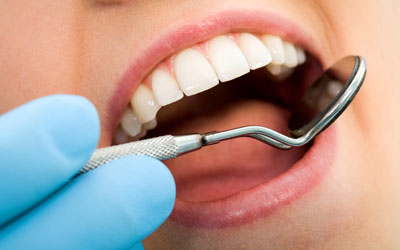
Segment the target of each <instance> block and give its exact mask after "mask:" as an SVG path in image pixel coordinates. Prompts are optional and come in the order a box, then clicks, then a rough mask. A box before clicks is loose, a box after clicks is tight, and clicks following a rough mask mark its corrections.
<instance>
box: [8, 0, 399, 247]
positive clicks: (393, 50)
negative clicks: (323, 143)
mask: <svg viewBox="0 0 400 250" xmlns="http://www.w3.org/2000/svg"><path fill="white" fill-rule="evenodd" d="M232 8H235V9H241V8H247V9H261V10H268V11H272V12H274V11H277V12H279V13H284V14H285V15H287V16H289V17H290V19H292V20H294V21H296V22H298V23H300V24H301V26H302V27H305V28H306V30H307V31H308V32H309V33H310V34H311V35H312V36H313V37H314V39H315V40H316V43H315V44H317V46H319V51H322V53H323V54H324V55H323V56H322V63H323V64H324V65H330V64H331V63H333V62H334V61H336V60H337V59H339V58H341V57H343V56H345V55H349V54H359V55H362V56H364V57H365V58H366V61H367V65H368V67H367V68H368V74H367V79H366V81H365V83H364V86H363V87H362V89H361V91H360V93H359V94H358V96H357V98H356V99H355V101H354V102H353V103H352V105H351V106H350V107H349V108H348V109H347V110H346V112H345V113H344V114H343V115H342V116H341V118H340V119H339V120H338V121H337V122H336V123H335V126H336V130H337V133H336V137H337V138H336V140H337V144H338V147H337V152H336V155H335V160H334V164H333V166H332V167H331V169H330V172H329V174H328V175H327V176H326V178H324V179H323V180H322V181H321V183H320V184H319V185H318V186H316V187H315V188H313V189H312V190H311V191H310V192H308V193H306V194H305V195H304V197H302V198H301V199H298V200H296V201H294V202H293V203H292V204H290V206H285V207H282V208H280V209H278V210H277V211H275V212H274V213H272V214H271V215H269V216H267V217H265V218H260V219H258V220H256V221H254V222H252V223H250V224H245V225H242V226H239V227H228V228H222V229H213V230H208V229H196V228H187V227H184V226H182V225H179V224H176V223H174V222H172V221H169V220H167V222H165V223H164V224H163V226H162V227H161V228H159V229H158V230H157V231H156V232H155V233H153V234H152V235H151V236H150V237H149V238H147V239H146V240H145V241H144V246H145V247H146V249H400V238H399V237H398V235H399V233H400V217H399V215H398V211H400V184H399V183H400V182H399V178H400V171H399V170H400V168H399V167H400V157H399V152H400V146H399V144H398V142H399V141H400V133H399V128H400V115H399V111H398V109H399V108H400V84H399V83H400V75H399V74H398V72H399V71H398V69H399V68H400V61H399V60H398V55H400V47H399V46H398V44H400V32H399V30H400V4H399V2H398V1H395V0H385V1H373V0H369V1H365V0H363V1H361V0H354V1H344V0H341V1H337V0H320V1H312V0H306V1H305V0H287V1H282V0H248V1H242V0H221V1H212V0H201V1H199V0H196V1H192V0H190V1H189V0H174V1H167V0H164V1H163V0H160V1H156V0H148V1H133V0H132V1H130V0H125V1H112V0H103V1H95V0H91V1H89V0H64V1H54V0H37V1H22V0H0V65H1V66H0V76H1V77H0V91H1V93H2V95H1V97H2V98H1V99H0V113H4V112H7V111H9V110H11V109H13V108H15V107H17V106H18V105H21V104H22V103H25V102H27V101H29V100H32V99H34V98H37V97H40V96H45V95H49V94H54V93H69V94H77V95H82V96H85V97H87V98H88V99H89V100H90V101H92V102H93V103H94V105H95V106H96V107H97V109H98V111H99V114H100V117H101V122H102V136H101V141H100V146H108V145H110V143H111V137H112V134H113V131H111V130H110V129H107V125H106V124H107V122H108V121H109V119H111V118H110V117H112V116H111V114H109V109H108V108H107V107H108V106H107V105H109V101H108V100H109V99H110V98H111V96H112V93H113V91H115V89H116V86H117V83H118V82H119V80H120V79H121V77H122V76H123V74H124V73H125V72H126V70H127V68H128V67H129V66H130V65H131V63H132V62H134V61H135V60H136V58H137V57H138V56H139V55H141V54H142V53H143V51H144V49H145V48H146V46H148V44H149V43H150V42H152V41H154V40H155V39H157V37H159V35H160V34H163V33H165V32H167V31H168V30H170V29H172V28H174V27H177V26H179V25H182V24H185V23H193V22H195V21H196V20H199V19H204V18H205V17H207V16H208V15H209V14H210V13H213V12H216V11H219V10H223V9H226V10H230V9H232ZM155 63H156V62H155ZM146 73H147V72H143V75H145V74H146Z"/></svg>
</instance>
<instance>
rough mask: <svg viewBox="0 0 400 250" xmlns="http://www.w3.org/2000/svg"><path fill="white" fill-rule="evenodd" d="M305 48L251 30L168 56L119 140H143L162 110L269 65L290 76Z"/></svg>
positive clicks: (134, 104) (130, 110) (135, 101)
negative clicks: (251, 32) (185, 98)
mask: <svg viewBox="0 0 400 250" xmlns="http://www.w3.org/2000/svg"><path fill="white" fill-rule="evenodd" d="M305 60H306V55H305V53H304V50H303V49H301V48H299V47H297V46H294V45H293V44H291V43H289V42H287V41H282V39H281V38H280V37H277V36H273V35H254V34H250V33H240V34H230V35H222V36H218V37H214V38H212V39H211V40H209V41H206V42H204V43H202V44H199V45H195V46H193V47H192V48H188V49H185V50H183V51H181V52H179V53H177V54H176V55H174V56H172V57H170V58H168V59H167V60H165V62H164V63H161V64H160V65H159V66H158V67H157V68H156V69H154V70H153V72H152V73H151V74H150V75H149V77H148V79H147V80H146V81H144V82H145V83H146V84H145V83H142V84H140V85H139V87H138V88H137V90H136V91H135V93H134V95H133V96H132V98H131V102H130V104H131V105H130V107H127V109H126V110H125V112H124V114H123V115H122V119H121V121H120V126H119V127H118V129H117V131H116V133H115V134H114V143H116V144H120V143H125V142H128V141H132V140H137V139H140V137H143V136H144V135H145V134H146V131H147V130H149V129H153V128H154V127H155V126H156V124H157V121H156V115H157V112H158V110H159V109H160V108H161V107H162V106H165V105H168V104H171V103H173V102H176V101H178V100H180V99H181V98H182V97H183V93H185V95H187V96H190V95H195V94H197V93H200V92H203V91H205V90H207V89H210V88H212V87H214V86H216V85H218V83H219V81H221V82H226V81H230V80H232V79H235V78H237V77H240V76H242V75H244V74H246V73H248V72H249V71H250V69H252V70H254V69H258V68H261V67H264V66H266V69H267V70H268V71H269V72H270V73H271V74H272V75H274V76H276V77H277V78H278V79H279V78H284V77H287V76H288V75H289V74H291V72H292V71H293V68H294V67H296V66H297V65H299V64H302V63H304V62H305Z"/></svg>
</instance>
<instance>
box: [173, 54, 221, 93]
mask: <svg viewBox="0 0 400 250" xmlns="http://www.w3.org/2000/svg"><path fill="white" fill-rule="evenodd" d="M174 68H175V75H176V79H177V80H178V83H179V86H180V87H181V89H182V90H183V92H184V93H185V94H186V95H187V96H190V95H195V94H197V93H200V92H203V91H205V90H207V89H210V88H212V87H214V86H216V85H217V84H218V83H219V81H218V77H217V75H216V74H215V72H214V69H213V68H212V67H211V64H210V63H209V62H208V61H207V59H206V58H205V57H204V56H203V55H202V54H201V53H200V52H199V51H197V50H195V49H186V50H183V51H182V52H180V53H179V54H178V55H177V56H176V58H175V63H174Z"/></svg>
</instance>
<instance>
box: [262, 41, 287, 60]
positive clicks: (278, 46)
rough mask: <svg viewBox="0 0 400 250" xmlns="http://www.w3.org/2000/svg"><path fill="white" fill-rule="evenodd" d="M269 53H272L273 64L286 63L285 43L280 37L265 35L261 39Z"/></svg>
mask: <svg viewBox="0 0 400 250" xmlns="http://www.w3.org/2000/svg"><path fill="white" fill-rule="evenodd" d="M261 39H262V41H263V42H264V44H265V46H266V47H267V49H268V51H269V53H271V57H272V63H273V64H283V63H284V62H285V53H284V50H283V42H282V39H281V38H280V37H277V36H272V35H263V36H262V37H261Z"/></svg>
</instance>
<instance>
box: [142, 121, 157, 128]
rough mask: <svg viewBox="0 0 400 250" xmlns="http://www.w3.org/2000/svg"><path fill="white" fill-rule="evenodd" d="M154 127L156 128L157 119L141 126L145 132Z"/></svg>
mask: <svg viewBox="0 0 400 250" xmlns="http://www.w3.org/2000/svg"><path fill="white" fill-rule="evenodd" d="M155 127H157V119H153V120H151V121H149V122H146V123H145V124H143V129H146V130H151V129H154V128H155Z"/></svg>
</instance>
